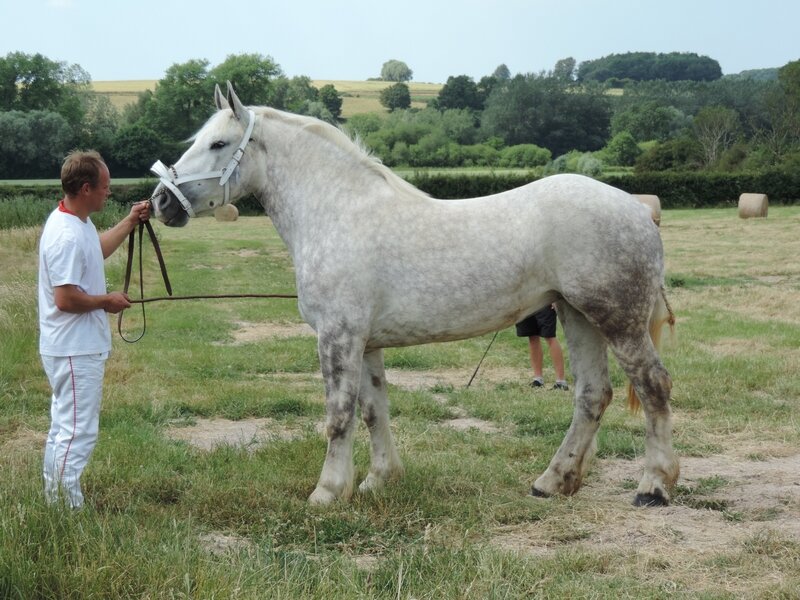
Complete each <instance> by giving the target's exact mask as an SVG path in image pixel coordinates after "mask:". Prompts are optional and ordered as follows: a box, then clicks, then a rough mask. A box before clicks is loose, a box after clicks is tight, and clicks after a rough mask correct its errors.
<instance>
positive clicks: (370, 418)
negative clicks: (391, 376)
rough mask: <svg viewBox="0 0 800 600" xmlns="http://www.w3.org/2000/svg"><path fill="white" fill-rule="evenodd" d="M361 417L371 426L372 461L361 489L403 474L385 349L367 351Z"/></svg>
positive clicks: (362, 376)
mask: <svg viewBox="0 0 800 600" xmlns="http://www.w3.org/2000/svg"><path fill="white" fill-rule="evenodd" d="M358 403H359V406H360V407H361V418H362V419H363V420H364V423H365V424H366V426H367V429H368V430H369V438H370V446H371V455H372V463H371V465H370V469H369V473H368V474H367V477H366V478H365V479H364V481H362V482H361V485H359V486H358V489H359V490H360V491H362V492H366V491H369V490H375V489H378V488H380V487H381V486H382V485H383V484H384V482H385V481H386V480H388V479H389V478H391V477H396V476H399V475H402V474H403V465H402V463H401V462H400V458H399V457H398V456H397V450H396V449H395V445H394V439H393V438H392V431H391V429H390V428H389V400H388V397H387V389H386V372H385V371H384V367H383V350H372V351H368V352H366V353H365V354H364V364H363V366H362V367H361V388H360V390H359V393H358Z"/></svg>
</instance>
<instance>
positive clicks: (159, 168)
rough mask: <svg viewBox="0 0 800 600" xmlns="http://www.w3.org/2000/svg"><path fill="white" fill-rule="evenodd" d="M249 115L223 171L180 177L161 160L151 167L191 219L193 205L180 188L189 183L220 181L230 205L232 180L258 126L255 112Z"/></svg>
mask: <svg viewBox="0 0 800 600" xmlns="http://www.w3.org/2000/svg"><path fill="white" fill-rule="evenodd" d="M247 115H248V117H249V122H248V123H247V128H246V129H245V131H244V136H242V141H241V142H239V146H237V148H236V150H235V151H234V153H233V156H232V157H231V159H230V161H228V164H227V165H226V166H225V168H223V169H222V170H220V171H208V172H206V173H196V174H193V175H183V176H178V172H177V171H176V170H175V168H174V167H167V166H166V165H165V164H164V163H162V162H161V161H160V160H157V161H156V162H154V163H153V166H152V167H150V171H151V172H152V173H153V174H154V175H156V177H158V179H159V181H161V183H162V184H163V185H164V186H165V187H166V188H168V189H169V190H170V191H171V192H172V193H173V194H174V196H175V197H176V198H177V199H178V202H180V203H181V206H183V209H184V210H185V211H186V212H187V213H188V215H189V216H190V217H194V216H195V211H194V209H193V208H192V203H191V202H189V200H188V199H187V198H186V196H184V195H183V192H181V190H180V186H181V185H182V184H184V183H187V182H189V181H198V180H201V179H219V185H220V187H222V206H224V205H225V204H229V203H230V178H231V176H232V175H233V174H234V172H235V171H236V170H237V169H238V168H239V162H240V161H241V160H242V157H243V156H244V149H245V147H246V146H247V143H248V142H249V141H250V135H251V134H252V133H253V127H254V126H255V124H256V116H255V114H254V113H253V111H252V110H248V111H247Z"/></svg>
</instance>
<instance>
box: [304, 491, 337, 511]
mask: <svg viewBox="0 0 800 600" xmlns="http://www.w3.org/2000/svg"><path fill="white" fill-rule="evenodd" d="M334 502H336V496H335V495H334V494H333V493H332V492H331V491H329V490H326V489H325V488H321V487H318V488H317V489H315V490H314V491H313V492H312V494H311V495H310V496H309V497H308V503H309V504H313V505H314V506H328V505H330V504H333V503H334Z"/></svg>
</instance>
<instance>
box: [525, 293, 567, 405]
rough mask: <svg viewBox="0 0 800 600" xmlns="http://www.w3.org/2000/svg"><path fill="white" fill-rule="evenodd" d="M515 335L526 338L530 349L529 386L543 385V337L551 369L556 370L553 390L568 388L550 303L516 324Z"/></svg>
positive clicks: (554, 314) (554, 312)
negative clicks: (531, 374)
mask: <svg viewBox="0 0 800 600" xmlns="http://www.w3.org/2000/svg"><path fill="white" fill-rule="evenodd" d="M516 329H517V336H518V337H527V338H528V348H529V351H530V358H531V366H532V367H533V381H531V383H530V386H531V387H542V386H544V376H543V367H544V353H543V351H542V342H541V339H540V338H544V339H545V341H546V342H547V346H548V348H549V349H550V358H551V359H552V361H553V369H554V370H555V372H556V383H555V385H554V386H553V389H554V390H568V389H569V385H567V380H566V378H565V377H564V354H563V352H562V351H561V344H559V343H558V339H557V338H556V310H555V308H554V307H553V306H552V305H551V306H548V307H546V308H543V309H542V310H539V311H537V312H535V313H533V314H532V315H529V316H527V317H525V318H524V319H523V320H522V321H520V322H519V323H517V324H516Z"/></svg>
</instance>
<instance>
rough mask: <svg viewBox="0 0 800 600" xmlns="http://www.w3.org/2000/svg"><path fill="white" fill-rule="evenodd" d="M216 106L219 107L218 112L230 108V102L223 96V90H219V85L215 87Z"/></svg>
mask: <svg viewBox="0 0 800 600" xmlns="http://www.w3.org/2000/svg"><path fill="white" fill-rule="evenodd" d="M214 104H216V105H217V110H222V109H224V108H230V105H229V104H228V101H227V100H226V99H225V96H223V95H222V90H221V89H219V84H216V85H215V86H214Z"/></svg>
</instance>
